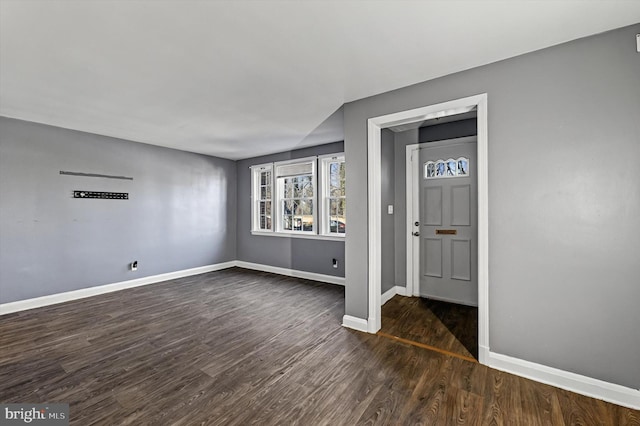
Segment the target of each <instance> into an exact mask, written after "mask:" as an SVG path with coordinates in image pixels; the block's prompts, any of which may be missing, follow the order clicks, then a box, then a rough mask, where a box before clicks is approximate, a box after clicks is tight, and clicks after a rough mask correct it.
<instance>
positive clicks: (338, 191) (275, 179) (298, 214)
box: [251, 154, 347, 236]
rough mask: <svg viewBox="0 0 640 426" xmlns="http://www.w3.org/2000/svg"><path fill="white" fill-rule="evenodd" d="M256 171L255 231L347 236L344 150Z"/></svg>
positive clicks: (263, 166) (253, 188) (253, 189)
mask: <svg viewBox="0 0 640 426" xmlns="http://www.w3.org/2000/svg"><path fill="white" fill-rule="evenodd" d="M317 167H319V168H320V173H319V175H318V176H320V177H319V179H318V178H317V176H316V169H317ZM251 173H252V180H251V194H252V207H251V217H252V218H251V222H252V225H251V230H252V231H253V232H260V233H263V232H273V233H279V234H304V235H318V234H320V235H325V236H344V235H345V234H346V231H347V219H346V205H347V199H346V192H345V183H346V181H345V161H344V155H343V154H333V155H328V156H323V157H320V158H317V157H308V158H301V159H297V160H289V161H282V162H277V163H268V164H261V165H256V166H251ZM317 185H319V186H317Z"/></svg>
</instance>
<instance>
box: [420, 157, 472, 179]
mask: <svg viewBox="0 0 640 426" xmlns="http://www.w3.org/2000/svg"><path fill="white" fill-rule="evenodd" d="M466 176H469V159H468V158H465V157H460V158H458V159H457V160H454V159H453V158H449V159H448V160H437V161H427V162H426V163H424V178H425V179H438V178H447V177H466Z"/></svg>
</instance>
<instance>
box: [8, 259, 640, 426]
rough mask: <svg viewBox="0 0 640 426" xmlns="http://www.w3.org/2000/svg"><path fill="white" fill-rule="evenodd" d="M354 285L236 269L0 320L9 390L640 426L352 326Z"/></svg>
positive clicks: (156, 406)
mask: <svg viewBox="0 0 640 426" xmlns="http://www.w3.org/2000/svg"><path fill="white" fill-rule="evenodd" d="M343 313H344V289H343V288H342V287H339V286H333V285H328V284H322V283H316V282H313V281H306V280H300V279H294V278H287V277H281V276H277V275H272V274H267V273H261V272H254V271H247V270H243V269H239V268H231V269H227V270H224V271H218V272H212V273H208V274H203V275H198V276H193V277H188V278H183V279H179V280H173V281H168V282H166V283H161V284H154V285H149V286H145V287H138V288H134V289H129V290H124V291H120V292H116V293H110V294H106V295H101V296H96V297H92V298H88V299H82V300H77V301H73V302H68V303H64V304H60V305H54V306H50V307H46V308H41V309H37V310H33V311H26V312H21V313H15V314H10V315H6V316H3V317H0V344H1V351H0V401H2V402H5V403H8V402H32V403H41V402H42V403H44V402H67V403H69V404H70V415H71V424H72V425H83V426H84V425H131V424H133V425H249V424H259V425H290V424H298V425H355V424H375V425H410V424H425V425H453V424H456V425H462V424H471V425H494V424H495V425H573V424H576V425H578V424H579V425H598V424H602V425H640V412H638V411H634V410H629V409H625V408H622V407H619V406H616V405H613V404H608V403H605V402H602V401H599V400H595V399H592V398H587V397H584V396H580V395H576V394H573V393H571V392H566V391H563V390H560V389H556V388H553V387H551V386H547V385H543V384H539V383H536V382H532V381H530V380H526V379H523V378H520V377H517V376H513V375H510V374H507V373H502V372H499V371H496V370H492V369H490V368H487V367H485V366H482V365H480V364H477V363H472V362H468V361H464V360H461V359H457V358H453V357H450V356H446V355H442V354H438V353H435V352H432V351H428V350H425V349H421V348H417V347H414V346H411V345H406V344H402V343H398V342H395V341H392V340H390V339H386V338H383V337H380V336H375V335H369V334H365V333H360V332H357V331H353V330H349V329H346V328H344V327H342V326H341V325H340V322H341V318H342V315H343Z"/></svg>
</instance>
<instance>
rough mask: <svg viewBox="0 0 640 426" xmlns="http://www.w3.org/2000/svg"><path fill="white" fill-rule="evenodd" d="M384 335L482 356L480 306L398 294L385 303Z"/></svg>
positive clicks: (461, 354) (383, 310)
mask: <svg viewBox="0 0 640 426" xmlns="http://www.w3.org/2000/svg"><path fill="white" fill-rule="evenodd" d="M380 332H381V333H382V334H386V335H390V336H395V337H400V338H402V339H407V340H411V341H414V342H417V343H418V344H423V345H428V346H432V347H435V348H439V349H442V350H444V351H447V352H451V353H453V354H458V355H460V356H461V357H471V358H475V359H478V308H474V307H471V306H464V305H457V304H454V303H447V302H441V301H438V300H431V299H425V298H421V297H404V296H397V295H396V296H394V297H393V298H392V299H391V300H389V301H388V302H387V303H385V304H384V305H383V306H382V328H381V329H380Z"/></svg>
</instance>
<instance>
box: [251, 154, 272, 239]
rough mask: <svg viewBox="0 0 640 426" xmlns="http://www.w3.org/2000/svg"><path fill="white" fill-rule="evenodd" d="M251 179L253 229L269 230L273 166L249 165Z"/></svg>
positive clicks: (270, 226) (270, 224)
mask: <svg viewBox="0 0 640 426" xmlns="http://www.w3.org/2000/svg"><path fill="white" fill-rule="evenodd" d="M251 171H252V175H253V181H252V183H251V186H252V187H253V202H252V204H251V217H252V218H253V225H252V226H251V229H252V230H254V231H271V230H272V229H273V221H272V214H273V213H272V212H273V204H272V203H273V202H272V194H273V177H272V173H273V166H272V165H271V164H262V165H259V166H253V167H251Z"/></svg>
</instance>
